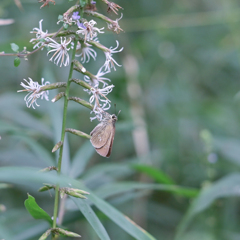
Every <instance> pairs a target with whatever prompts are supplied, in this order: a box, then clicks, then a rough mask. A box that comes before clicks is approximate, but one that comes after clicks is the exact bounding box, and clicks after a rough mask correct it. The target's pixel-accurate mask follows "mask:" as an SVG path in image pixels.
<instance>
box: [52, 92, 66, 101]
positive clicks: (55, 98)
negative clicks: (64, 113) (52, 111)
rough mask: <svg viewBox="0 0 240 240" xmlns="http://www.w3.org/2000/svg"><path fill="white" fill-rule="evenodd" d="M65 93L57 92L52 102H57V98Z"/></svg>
mask: <svg viewBox="0 0 240 240" xmlns="http://www.w3.org/2000/svg"><path fill="white" fill-rule="evenodd" d="M64 95H65V93H64V92H60V93H59V94H57V95H56V96H55V97H54V98H53V99H52V102H57V101H58V100H59V99H61V98H62V97H63V96H64Z"/></svg>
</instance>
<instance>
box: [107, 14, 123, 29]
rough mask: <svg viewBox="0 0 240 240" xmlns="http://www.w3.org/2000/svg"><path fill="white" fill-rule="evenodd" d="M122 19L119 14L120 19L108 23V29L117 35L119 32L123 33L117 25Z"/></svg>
mask: <svg viewBox="0 0 240 240" xmlns="http://www.w3.org/2000/svg"><path fill="white" fill-rule="evenodd" d="M122 17H123V14H122V13H121V17H120V18H117V19H116V20H115V21H112V22H111V23H108V29H110V30H112V31H113V32H116V33H119V32H120V31H123V30H122V29H121V28H120V26H119V24H118V21H119V20H121V19H122Z"/></svg>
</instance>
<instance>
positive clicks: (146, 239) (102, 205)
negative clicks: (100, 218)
mask: <svg viewBox="0 0 240 240" xmlns="http://www.w3.org/2000/svg"><path fill="white" fill-rule="evenodd" d="M88 198H89V199H90V200H91V201H92V202H93V203H94V204H95V205H96V207H97V208H98V209H99V210H100V211H102V212H103V213H104V214H105V215H106V216H108V217H109V218H110V219H111V220H112V221H113V222H115V223H116V224H117V225H118V226H119V227H121V228H122V229H123V230H125V231H126V232H127V233H128V234H130V235H131V236H132V237H134V238H136V239H138V240H155V239H156V238H154V237H153V236H152V235H150V234H149V233H148V232H146V231H145V230H144V229H142V228H141V227H140V226H138V225H137V224H136V223H135V222H133V221H132V220H131V219H129V218H128V217H127V216H125V215H124V214H122V213H121V212H119V211H118V210H117V209H116V208H114V207H112V206H111V205H110V204H108V203H107V202H105V201H104V200H102V199H100V198H98V197H97V196H96V195H95V194H93V193H90V195H89V196H88Z"/></svg>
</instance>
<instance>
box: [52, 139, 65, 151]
mask: <svg viewBox="0 0 240 240" xmlns="http://www.w3.org/2000/svg"><path fill="white" fill-rule="evenodd" d="M62 145H63V142H62V141H60V142H58V143H57V144H56V145H55V146H54V148H53V149H52V152H56V151H57V150H58V149H59V148H60V147H61V146H62Z"/></svg>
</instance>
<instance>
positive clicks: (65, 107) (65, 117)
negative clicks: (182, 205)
mask: <svg viewBox="0 0 240 240" xmlns="http://www.w3.org/2000/svg"><path fill="white" fill-rule="evenodd" d="M76 47H77V40H76V38H75V40H74V48H73V51H72V62H71V66H70V70H69V75H68V81H67V86H66V91H65V96H64V108H63V120H62V135H61V141H62V143H63V144H62V146H61V147H60V152H59V157H58V174H60V173H61V166H62V154H63V146H64V137H65V128H66V120H67V106H68V97H69V88H70V84H71V81H70V79H71V78H72V73H73V66H74V64H73V60H74V58H75V52H76ZM58 202H59V184H57V186H56V189H55V201H54V213H53V228H56V226H57V215H58ZM54 239H56V238H54Z"/></svg>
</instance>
